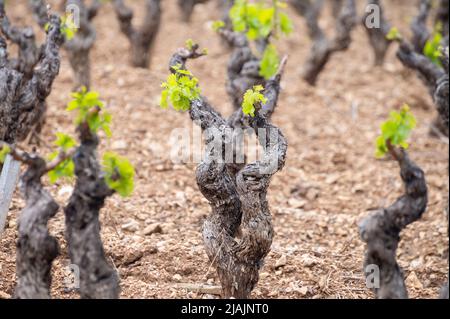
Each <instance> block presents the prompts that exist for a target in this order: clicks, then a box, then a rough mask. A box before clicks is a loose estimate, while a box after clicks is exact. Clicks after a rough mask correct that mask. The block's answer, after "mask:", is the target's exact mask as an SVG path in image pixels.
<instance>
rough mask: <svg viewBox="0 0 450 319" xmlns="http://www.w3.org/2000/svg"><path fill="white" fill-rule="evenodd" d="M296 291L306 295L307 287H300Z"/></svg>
mask: <svg viewBox="0 0 450 319" xmlns="http://www.w3.org/2000/svg"><path fill="white" fill-rule="evenodd" d="M297 291H298V292H299V294H300V295H302V296H306V294H307V293H308V287H301V288H299V289H298V290H297Z"/></svg>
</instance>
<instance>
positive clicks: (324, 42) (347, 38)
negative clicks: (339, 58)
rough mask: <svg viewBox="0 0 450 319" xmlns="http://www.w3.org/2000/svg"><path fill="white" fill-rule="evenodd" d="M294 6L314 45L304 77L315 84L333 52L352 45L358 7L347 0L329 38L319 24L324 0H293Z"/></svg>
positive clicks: (351, 0)
mask: <svg viewBox="0 0 450 319" xmlns="http://www.w3.org/2000/svg"><path fill="white" fill-rule="evenodd" d="M291 3H292V5H293V7H294V8H295V9H296V10H297V11H298V12H299V14H300V15H302V16H303V17H304V18H305V19H306V22H307V26H308V34H309V37H310V38H311V40H312V41H313V45H312V47H311V52H310V54H309V57H308V59H307V62H306V64H305V66H304V69H303V72H302V73H303V74H302V77H303V79H304V80H305V81H306V82H307V83H309V84H310V85H315V84H316V82H317V78H318V76H319V74H320V73H321V72H322V71H323V69H324V68H325V66H326V64H327V63H328V61H329V59H330V58H331V56H332V55H333V53H336V52H340V51H345V50H347V49H348V48H349V47H350V43H351V32H352V30H353V28H354V27H355V25H356V7H355V1H354V0H345V1H344V2H343V4H342V6H341V10H340V11H339V15H338V17H337V19H336V32H335V36H334V38H332V39H328V38H327V37H326V35H325V33H324V31H323V30H322V29H321V27H320V26H319V15H320V12H321V10H322V7H323V3H324V1H323V0H317V1H313V2H312V1H311V0H292V2H291Z"/></svg>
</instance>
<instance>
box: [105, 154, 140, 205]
mask: <svg viewBox="0 0 450 319" xmlns="http://www.w3.org/2000/svg"><path fill="white" fill-rule="evenodd" d="M102 166H103V171H104V173H105V182H106V184H107V185H108V187H109V188H110V189H113V190H115V191H116V192H117V193H118V194H119V195H120V196H122V197H128V196H130V195H131V193H132V192H133V189H134V174H135V172H134V168H133V165H131V163H130V161H129V160H128V159H126V158H124V157H121V156H119V155H117V154H115V153H111V152H107V153H105V154H104V155H103V165H102Z"/></svg>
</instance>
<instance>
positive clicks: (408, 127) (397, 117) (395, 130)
mask: <svg viewBox="0 0 450 319" xmlns="http://www.w3.org/2000/svg"><path fill="white" fill-rule="evenodd" d="M416 125H417V121H416V118H415V117H414V115H413V114H412V113H411V111H410V108H409V106H408V105H406V104H405V105H403V107H402V108H401V110H400V112H397V111H392V112H391V113H390V115H389V119H388V120H387V121H386V122H384V123H382V124H381V135H380V136H379V137H378V138H377V139H376V153H375V156H376V157H377V158H381V157H383V156H384V155H386V153H387V152H388V147H387V144H386V143H387V141H390V142H391V144H392V145H393V146H400V147H402V148H404V149H407V148H408V147H409V144H408V143H407V142H406V141H407V139H408V137H409V134H410V133H411V131H412V130H413V129H414V128H415V127H416Z"/></svg>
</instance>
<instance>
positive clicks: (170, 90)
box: [160, 66, 200, 111]
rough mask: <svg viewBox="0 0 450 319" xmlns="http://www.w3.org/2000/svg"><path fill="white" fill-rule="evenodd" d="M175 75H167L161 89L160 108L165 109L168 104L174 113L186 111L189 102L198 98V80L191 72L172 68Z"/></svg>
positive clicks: (189, 106)
mask: <svg viewBox="0 0 450 319" xmlns="http://www.w3.org/2000/svg"><path fill="white" fill-rule="evenodd" d="M174 69H175V72H176V73H175V74H173V73H172V74H169V76H168V77H167V81H166V82H164V83H163V84H162V85H161V87H162V88H163V91H162V92H161V100H160V106H161V107H162V108H167V107H168V106H169V103H170V104H171V105H172V107H173V108H174V110H176V111H188V110H189V109H190V108H191V102H192V101H193V100H195V99H198V98H199V97H200V89H199V87H198V79H197V78H195V77H194V76H193V75H192V73H191V72H189V71H187V70H181V69H180V68H179V66H178V67H176V68H174Z"/></svg>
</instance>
